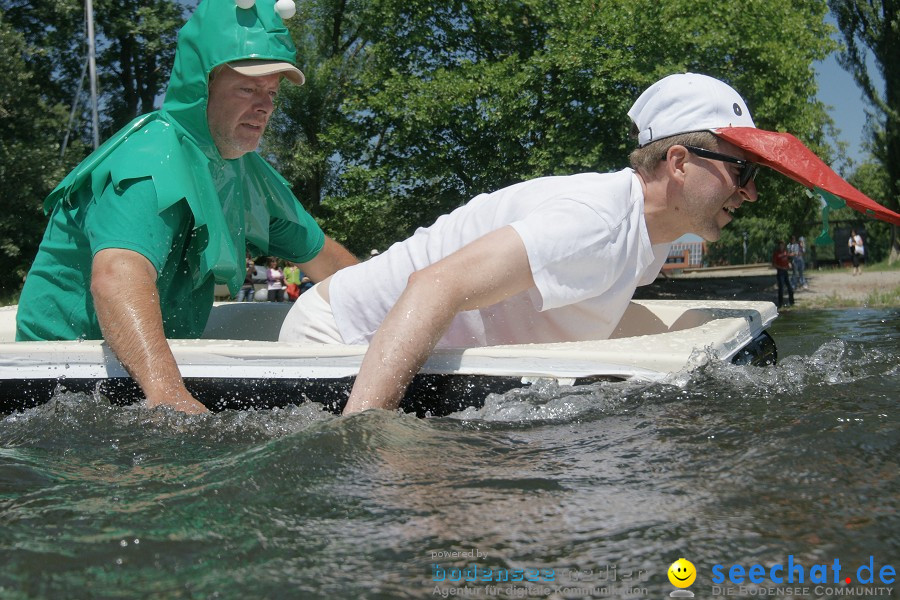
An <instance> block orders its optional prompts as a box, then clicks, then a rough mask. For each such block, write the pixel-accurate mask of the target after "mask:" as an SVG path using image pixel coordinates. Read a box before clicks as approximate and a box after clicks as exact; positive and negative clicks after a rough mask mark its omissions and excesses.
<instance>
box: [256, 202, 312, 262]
mask: <svg viewBox="0 0 900 600" xmlns="http://www.w3.org/2000/svg"><path fill="white" fill-rule="evenodd" d="M324 245H325V233H324V232H323V231H322V228H321V227H319V224H318V223H316V220H315V219H313V218H312V217H311V216H310V215H309V214H308V213H306V212H305V211H304V212H303V215H302V218H301V221H300V223H294V222H291V221H287V220H284V219H272V220H271V222H270V224H269V252H268V253H269V254H272V255H274V256H278V257H280V258H283V259H285V260H289V261H291V262H301V263H302V262H306V261H308V260H312V259H313V258H315V257H316V255H318V254H319V252H320V251H321V250H322V246H324Z"/></svg>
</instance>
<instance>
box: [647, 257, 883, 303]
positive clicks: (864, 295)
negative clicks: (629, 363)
mask: <svg viewBox="0 0 900 600" xmlns="http://www.w3.org/2000/svg"><path fill="white" fill-rule="evenodd" d="M806 278H807V281H808V283H809V289H800V290H796V291H795V292H794V302H795V306H796V307H797V308H850V307H854V306H870V307H893V306H900V269H893V270H871V269H868V270H867V269H864V270H863V272H862V273H861V274H860V275H852V274H851V272H850V270H849V269H822V270H809V271H807V272H806ZM635 297H636V298H642V299H656V298H659V299H672V298H682V299H691V300H763V301H768V302H775V300H776V299H777V297H778V286H777V284H776V282H775V269H773V268H772V267H770V266H769V265H749V266H747V267H738V268H727V269H696V270H693V271H686V272H683V273H677V274H670V275H669V276H668V278H666V277H660V278H658V279H657V280H656V281H655V282H654V283H653V284H651V285H649V286H646V287H643V288H638V290H637V293H636V294H635ZM785 301H787V298H785Z"/></svg>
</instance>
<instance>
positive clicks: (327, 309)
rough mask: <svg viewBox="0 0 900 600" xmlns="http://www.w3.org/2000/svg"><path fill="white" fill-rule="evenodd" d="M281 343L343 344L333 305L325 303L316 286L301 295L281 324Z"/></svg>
mask: <svg viewBox="0 0 900 600" xmlns="http://www.w3.org/2000/svg"><path fill="white" fill-rule="evenodd" d="M278 341H279V342H313V343H317V344H343V343H344V338H342V337H341V334H340V332H339V331H338V328H337V323H335V321H334V313H332V312H331V305H330V304H328V303H327V302H325V299H324V298H323V297H322V294H320V293H319V286H318V285H314V286H313V287H311V288H310V289H308V290H306V291H305V292H304V293H302V294H300V297H299V298H297V301H296V302H294V306H292V307H291V310H290V311H289V312H288V314H287V317H285V319H284V323H282V324H281V333H279V334H278Z"/></svg>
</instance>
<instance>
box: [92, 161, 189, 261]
mask: <svg viewBox="0 0 900 600" xmlns="http://www.w3.org/2000/svg"><path fill="white" fill-rule="evenodd" d="M189 222H190V214H189V209H188V207H187V203H185V202H177V203H175V204H174V205H173V206H171V207H169V208H168V209H166V210H165V211H163V212H162V213H160V212H159V208H158V201H157V196H156V188H155V187H154V185H153V181H152V180H151V179H150V178H144V179H132V180H128V181H124V182H122V184H121V185H120V186H118V188H117V187H116V186H114V185H112V184H110V185H107V186H106V188H105V189H104V191H103V194H102V195H101V196H100V197H99V198H93V199H92V200H91V202H90V203H89V204H88V207H87V211H86V212H85V223H84V231H85V234H86V235H87V238H88V243H89V244H90V247H91V253H92V254H97V252H99V251H100V250H104V249H106V248H121V249H124V250H132V251H134V252H137V253H138V254H141V255H142V256H144V257H145V258H147V260H149V261H150V262H151V264H153V267H154V268H155V269H156V272H157V273H161V272H162V270H163V266H164V265H165V264H166V261H167V260H168V258H169V254H170V253H171V251H172V247H173V240H174V239H175V236H176V235H184V234H185V233H184V232H186V230H187V224H188V223H189Z"/></svg>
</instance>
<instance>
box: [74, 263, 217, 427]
mask: <svg viewBox="0 0 900 600" xmlns="http://www.w3.org/2000/svg"><path fill="white" fill-rule="evenodd" d="M91 294H92V295H93V297H94V308H95V309H96V311H97V319H98V320H99V322H100V329H101V330H102V331H103V337H104V339H105V340H106V342H107V343H108V344H109V347H110V348H111V349H112V351H113V352H115V354H116V356H117V357H118V358H119V361H121V363H122V364H123V365H124V366H125V369H126V370H127V371H128V373H129V374H130V375H131V376H132V377H133V378H134V380H135V381H137V382H138V384H139V385H140V386H141V389H142V390H143V391H144V395H145V396H146V397H147V406H148V407H150V408H153V407H155V406H160V405H168V406H171V407H172V408H174V409H176V410H180V411H184V412H186V413H200V412H207V409H206V407H204V406H203V404H201V403H200V402H198V401H197V400H196V399H194V397H193V396H191V394H190V392H188V391H187V389H186V388H185V387H184V381H183V380H182V379H181V373H180V372H179V371H178V365H177V364H176V363H175V357H174V356H172V351H171V350H170V349H169V345H168V343H167V342H166V336H165V332H164V330H163V323H162V312H161V311H160V307H159V292H158V290H157V287H156V269H155V268H154V267H153V264H152V263H151V262H150V261H149V260H147V258H146V257H144V256H143V255H141V254H139V253H137V252H133V251H131V250H125V249H119V248H107V249H105V250H101V251H100V252H98V253H97V254H96V255H95V256H94V262H93V266H92V268H91Z"/></svg>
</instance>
